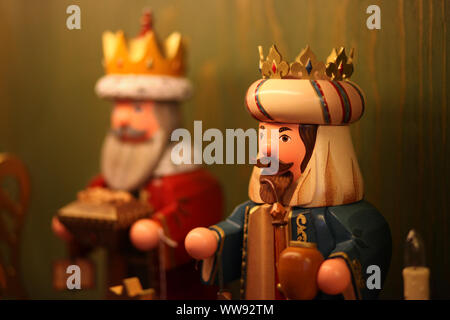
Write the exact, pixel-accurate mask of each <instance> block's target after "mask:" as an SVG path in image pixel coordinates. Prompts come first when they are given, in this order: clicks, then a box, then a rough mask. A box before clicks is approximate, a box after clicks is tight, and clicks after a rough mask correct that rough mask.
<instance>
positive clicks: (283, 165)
mask: <svg viewBox="0 0 450 320" xmlns="http://www.w3.org/2000/svg"><path fill="white" fill-rule="evenodd" d="M261 159H264V160H265V161H264V162H265V163H262V162H261ZM270 165H271V161H270V158H267V157H264V158H258V159H256V164H255V166H256V167H258V168H269V167H270ZM293 165H294V163H293V162H283V161H281V160H278V172H277V175H280V174H283V173H285V172H286V171H288V170H289V169H290V168H291V167H292V166H293Z"/></svg>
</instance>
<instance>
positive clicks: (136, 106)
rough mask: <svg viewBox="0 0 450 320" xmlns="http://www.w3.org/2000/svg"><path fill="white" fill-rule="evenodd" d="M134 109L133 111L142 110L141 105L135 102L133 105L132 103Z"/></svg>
mask: <svg viewBox="0 0 450 320" xmlns="http://www.w3.org/2000/svg"><path fill="white" fill-rule="evenodd" d="M134 111H135V112H141V111H142V107H141V105H139V104H135V105H134Z"/></svg>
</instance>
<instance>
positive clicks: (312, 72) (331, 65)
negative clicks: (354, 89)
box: [258, 45, 354, 80]
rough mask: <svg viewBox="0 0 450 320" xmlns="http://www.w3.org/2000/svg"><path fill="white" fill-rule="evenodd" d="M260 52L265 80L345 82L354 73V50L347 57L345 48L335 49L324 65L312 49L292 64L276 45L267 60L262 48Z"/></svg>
mask: <svg viewBox="0 0 450 320" xmlns="http://www.w3.org/2000/svg"><path fill="white" fill-rule="evenodd" d="M258 50H259V59H260V60H259V69H260V71H261V74H262V76H263V78H265V79H267V78H271V79H311V80H345V79H349V78H350V76H351V75H352V73H353V52H354V50H353V49H352V50H351V51H350V55H349V56H347V55H346V53H345V49H344V47H341V48H339V49H334V48H333V50H332V51H331V54H330V55H329V56H328V58H327V61H326V63H324V62H322V61H319V60H317V58H316V55H315V54H314V52H312V50H311V48H310V47H309V46H306V48H305V49H303V50H302V51H301V52H300V54H299V55H298V56H297V58H295V61H294V62H292V63H290V64H289V63H288V62H286V61H284V60H283V58H282V57H281V54H280V52H279V51H278V49H277V47H276V46H275V45H273V46H272V47H271V48H270V50H269V54H268V55H267V57H266V58H264V54H263V49H262V47H261V46H259V47H258Z"/></svg>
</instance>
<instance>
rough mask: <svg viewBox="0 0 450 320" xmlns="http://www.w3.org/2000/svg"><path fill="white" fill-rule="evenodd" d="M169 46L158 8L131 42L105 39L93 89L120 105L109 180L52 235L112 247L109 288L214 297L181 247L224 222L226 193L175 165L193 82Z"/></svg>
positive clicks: (109, 150) (178, 50)
mask: <svg viewBox="0 0 450 320" xmlns="http://www.w3.org/2000/svg"><path fill="white" fill-rule="evenodd" d="M163 44H164V47H163V48H160V46H159V41H158V40H157V38H156V34H155V33H154V31H153V28H152V15H151V12H146V13H145V14H144V16H143V19H142V29H141V32H140V34H139V35H138V36H137V37H135V38H133V39H131V40H130V41H127V40H126V39H125V36H124V33H123V32H122V31H119V32H116V33H112V32H105V33H104V34H103V52H104V59H103V64H104V67H105V71H106V75H105V76H103V77H102V78H101V79H100V80H99V81H98V82H97V84H96V88H95V89H96V92H97V94H98V95H99V96H100V97H101V98H105V99H110V100H111V101H112V102H113V104H114V106H113V109H112V114H111V129H110V131H109V132H108V134H107V136H106V138H105V141H104V144H103V149H102V153H101V174H100V175H99V176H97V177H95V178H94V179H93V180H92V182H91V183H90V184H89V188H87V189H86V190H83V191H82V192H80V193H79V194H78V200H77V201H76V202H74V203H72V204H69V205H68V206H66V207H64V208H63V209H61V210H60V212H59V214H58V216H57V217H55V218H54V219H53V222H52V223H53V230H54V232H55V233H56V234H57V235H59V236H60V237H61V238H63V239H65V240H66V241H67V242H68V244H69V246H70V247H71V248H72V255H75V256H80V255H85V254H86V253H87V252H89V250H90V249H91V248H93V247H95V246H97V245H103V246H106V247H108V264H107V268H108V278H109V279H108V286H113V285H117V284H118V283H120V282H121V281H122V279H124V278H127V277H134V276H137V277H138V278H139V281H140V282H141V283H142V286H143V287H145V288H156V289H157V290H156V295H157V296H158V297H159V298H166V297H167V298H169V299H172V298H173V299H176V298H177V299H181V298H192V297H195V296H197V297H199V298H210V297H212V298H214V297H215V292H213V291H212V290H211V288H209V287H206V288H205V287H204V286H202V285H200V284H198V281H196V280H195V276H192V274H195V272H196V271H195V268H194V261H193V260H192V259H191V257H190V256H189V255H188V254H187V252H186V251H185V249H184V246H183V245H182V243H183V241H184V238H185V236H186V234H187V233H188V231H189V230H191V229H192V228H194V227H196V226H209V225H211V224H213V223H215V222H217V221H219V220H220V218H221V217H222V193H221V188H220V186H219V184H218V181H217V180H216V179H215V178H214V177H213V176H212V175H211V174H210V173H209V172H207V171H206V170H204V169H203V168H201V167H199V166H198V165H194V164H192V165H190V164H182V165H175V164H174V163H173V162H172V160H171V152H172V149H173V148H174V146H175V143H173V142H171V141H170V135H171V133H172V131H173V130H174V129H176V128H178V127H179V126H180V124H181V123H180V119H181V110H180V106H179V105H180V103H181V102H182V101H183V100H185V99H187V98H188V97H189V96H190V95H191V84H190V82H189V80H188V79H186V78H185V77H184V71H185V65H184V60H183V58H184V52H183V50H184V49H183V40H182V37H181V35H180V34H179V33H177V32H174V33H172V34H171V35H170V36H169V37H168V38H167V39H166V40H165V41H164V42H163ZM161 241H162V242H161ZM177 244H178V245H177ZM211 292H212V295H210V293H211Z"/></svg>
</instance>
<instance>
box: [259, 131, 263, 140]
mask: <svg viewBox="0 0 450 320" xmlns="http://www.w3.org/2000/svg"><path fill="white" fill-rule="evenodd" d="M259 138H260V139H262V138H264V132H262V131H261V132H260V133H259Z"/></svg>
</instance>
